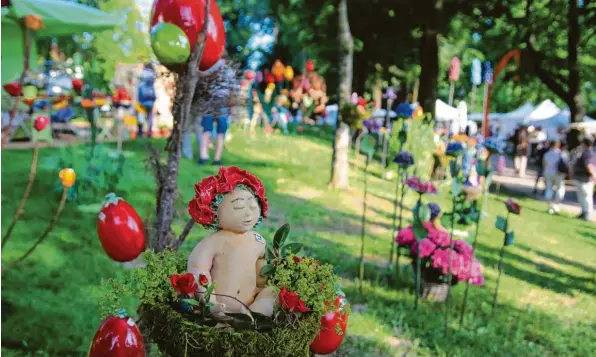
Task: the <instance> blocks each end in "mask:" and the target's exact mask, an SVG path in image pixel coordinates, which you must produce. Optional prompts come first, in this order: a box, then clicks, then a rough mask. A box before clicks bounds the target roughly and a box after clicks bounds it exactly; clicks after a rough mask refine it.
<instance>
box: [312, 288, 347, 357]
mask: <svg viewBox="0 0 596 357" xmlns="http://www.w3.org/2000/svg"><path fill="white" fill-rule="evenodd" d="M345 304H346V300H345V298H344V297H343V296H338V297H337V298H336V299H335V306H336V310H335V311H329V312H327V313H326V314H325V315H323V317H322V318H321V331H320V332H319V334H318V335H317V336H316V337H315V339H314V341H313V342H312V344H311V345H310V350H311V351H312V352H313V353H315V354H318V355H328V354H330V353H333V352H335V351H337V349H338V348H339V346H340V345H341V343H342V341H343V339H344V335H345V334H346V328H347V327H348V315H347V314H346V313H345V311H344V307H345ZM338 326H339V329H340V330H341V334H338V333H337V327H338Z"/></svg>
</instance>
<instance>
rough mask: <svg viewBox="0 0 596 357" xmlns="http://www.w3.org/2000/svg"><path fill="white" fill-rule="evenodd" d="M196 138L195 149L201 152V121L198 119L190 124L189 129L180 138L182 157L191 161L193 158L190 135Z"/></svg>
mask: <svg viewBox="0 0 596 357" xmlns="http://www.w3.org/2000/svg"><path fill="white" fill-rule="evenodd" d="M193 131H194V134H195V137H196V138H197V147H198V148H199V152H200V151H201V137H202V136H203V127H202V126H201V119H200V118H198V119H196V120H195V121H194V123H192V124H191V126H190V128H188V130H187V131H186V132H185V133H184V134H183V136H182V156H184V157H185V158H187V159H190V160H192V159H193V158H194V154H193V149H192V134H193Z"/></svg>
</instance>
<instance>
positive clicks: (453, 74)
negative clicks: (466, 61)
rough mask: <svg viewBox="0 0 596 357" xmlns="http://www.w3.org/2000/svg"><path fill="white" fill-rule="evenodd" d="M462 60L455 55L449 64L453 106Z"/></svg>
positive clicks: (451, 103) (450, 101)
mask: <svg viewBox="0 0 596 357" xmlns="http://www.w3.org/2000/svg"><path fill="white" fill-rule="evenodd" d="M459 72H460V61H459V58H458V57H453V58H452V59H451V63H450V65H449V82H450V83H449V105H450V106H453V94H454V92H455V82H457V81H459Z"/></svg>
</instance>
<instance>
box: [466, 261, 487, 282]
mask: <svg viewBox="0 0 596 357" xmlns="http://www.w3.org/2000/svg"><path fill="white" fill-rule="evenodd" d="M468 282H469V283H470V284H472V285H483V284H484V275H483V274H482V265H480V262H479V261H478V260H477V259H474V261H473V262H472V270H471V274H470V278H469V280H468Z"/></svg>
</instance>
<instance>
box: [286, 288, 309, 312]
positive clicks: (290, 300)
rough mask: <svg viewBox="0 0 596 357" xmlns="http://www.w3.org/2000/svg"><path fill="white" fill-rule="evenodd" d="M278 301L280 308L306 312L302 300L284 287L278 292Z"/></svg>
mask: <svg viewBox="0 0 596 357" xmlns="http://www.w3.org/2000/svg"><path fill="white" fill-rule="evenodd" d="M279 303H280V305H281V307H282V308H284V309H286V310H288V311H290V312H294V311H297V312H307V311H308V307H306V305H304V301H302V300H300V298H299V297H298V295H296V293H295V292H292V291H288V290H286V288H282V289H281V291H280V292H279Z"/></svg>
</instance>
